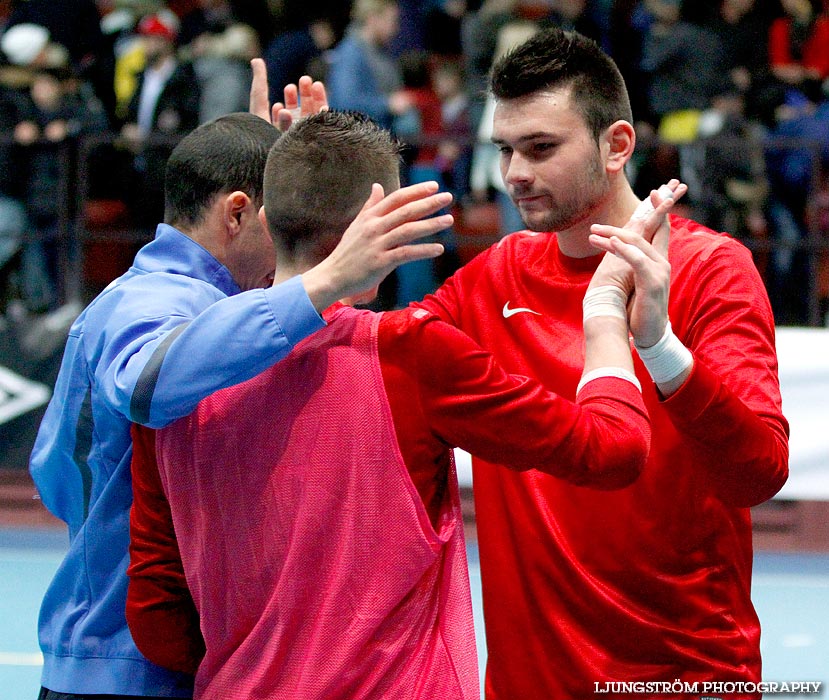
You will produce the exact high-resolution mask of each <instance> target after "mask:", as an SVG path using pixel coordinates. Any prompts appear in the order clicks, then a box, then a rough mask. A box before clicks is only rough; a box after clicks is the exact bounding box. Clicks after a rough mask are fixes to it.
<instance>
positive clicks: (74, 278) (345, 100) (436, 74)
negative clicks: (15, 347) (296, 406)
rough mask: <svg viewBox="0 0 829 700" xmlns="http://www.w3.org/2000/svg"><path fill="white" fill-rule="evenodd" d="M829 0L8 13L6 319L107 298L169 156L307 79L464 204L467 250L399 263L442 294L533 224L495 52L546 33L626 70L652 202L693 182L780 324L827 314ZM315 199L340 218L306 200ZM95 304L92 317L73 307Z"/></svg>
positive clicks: (3, 181) (414, 288)
mask: <svg viewBox="0 0 829 700" xmlns="http://www.w3.org/2000/svg"><path fill="white" fill-rule="evenodd" d="M828 9H829V8H827V3H826V2H824V0H720V1H716V0H712V1H711V2H694V1H692V0H685V1H684V2H683V1H682V0H617V1H615V2H614V1H613V0H592V1H588V0H483V1H481V0H354V1H353V2H348V1H344V0H316V1H315V2H307V1H305V2H302V1H300V0H244V1H235V0H170V1H169V2H166V3H164V2H155V1H149V0H147V1H142V0H97V1H96V0H60V1H56V0H11V1H9V0H0V49H2V51H0V119H2V130H0V313H1V314H2V319H6V322H8V323H19V322H20V320H21V319H25V318H32V317H36V316H38V315H44V314H50V313H51V314H54V313H55V312H56V311H57V310H60V309H61V308H63V307H66V306H67V305H68V304H74V305H77V304H78V303H81V302H83V301H86V300H87V299H88V298H89V297H90V295H92V294H94V293H96V292H97V291H98V290H100V289H101V288H102V287H103V286H105V285H106V284H107V283H108V282H109V281H110V280H111V279H113V278H114V277H116V276H117V275H118V274H120V273H121V272H123V271H124V270H125V269H126V267H127V266H128V265H129V263H130V261H131V259H132V256H133V254H134V252H135V250H136V249H137V248H138V247H139V246H140V245H141V244H142V243H144V242H146V241H147V240H149V239H150V238H151V237H152V236H153V233H154V229H155V225H156V224H157V223H158V222H159V221H161V219H162V217H163V194H162V192H163V169H164V162H165V160H166V157H167V155H168V153H169V152H170V150H171V148H172V147H173V146H174V145H175V143H176V142H177V141H178V139H180V138H181V137H182V136H183V135H184V134H186V133H187V132H188V131H190V130H191V129H193V128H194V127H195V126H197V125H198V124H200V123H203V122H205V121H207V120H209V119H212V118H214V117H216V116H219V115H221V114H226V113H228V112H233V111H238V110H246V109H247V104H248V90H249V86H250V67H249V61H250V59H251V58H252V57H255V56H263V57H264V58H265V60H266V63H267V66H268V75H269V84H270V89H271V97H272V99H273V100H276V99H281V89H282V87H283V86H284V85H285V84H286V83H288V82H295V81H296V80H297V79H298V78H299V76H300V75H302V74H305V73H307V74H309V75H311V76H313V77H314V78H316V79H320V80H324V81H325V82H326V85H327V87H328V94H329V98H330V103H331V106H332V107H336V108H344V109H354V110H359V111H362V112H365V113H367V114H369V115H370V116H371V117H373V118H374V119H376V120H377V121H378V122H380V123H381V124H383V125H384V126H386V127H388V128H390V129H392V130H393V131H394V132H395V133H396V134H397V136H398V137H399V138H400V140H401V141H402V142H404V143H405V144H407V146H406V148H405V151H404V164H403V171H402V172H403V179H404V183H406V184H408V183H412V182H418V181H422V180H426V179H437V180H439V181H440V182H441V183H442V185H443V187H444V188H445V189H448V190H450V191H451V192H453V194H454V195H455V204H454V213H455V215H456V225H455V227H454V229H453V230H452V231H448V232H446V233H445V234H444V235H443V236H442V240H443V242H444V243H445V244H446V246H447V251H448V252H447V254H446V255H445V256H443V258H441V259H440V260H438V261H436V262H435V263H431V262H427V263H418V264H413V265H410V266H406V267H404V268H401V270H399V271H398V273H397V274H396V275H394V276H393V277H391V278H390V279H389V280H388V281H387V282H386V283H385V284H384V286H383V289H382V290H381V292H382V293H381V298H380V301H379V302H378V306H379V307H380V308H392V307H395V306H400V305H403V304H405V303H407V302H408V301H410V300H412V299H419V298H421V297H422V296H423V295H424V294H426V293H428V292H429V291H431V290H432V289H434V288H435V287H436V286H437V285H438V284H439V283H440V282H442V280H443V279H444V278H445V277H446V276H447V275H449V274H451V272H452V271H453V270H454V269H455V268H456V267H457V266H458V265H460V264H462V263H464V262H466V261H467V260H468V259H469V258H470V257H471V256H473V255H474V254H475V253H477V252H479V251H480V250H482V249H484V248H485V247H486V246H487V245H490V244H491V243H493V242H495V241H497V239H498V237H499V236H502V235H504V234H506V233H509V232H511V231H515V230H518V229H520V228H522V225H521V222H520V219H519V218H518V217H517V212H516V211H515V209H514V208H513V206H512V204H511V203H510V201H509V198H508V197H507V196H506V193H505V192H504V190H503V184H502V182H501V178H500V175H499V173H498V153H497V149H495V148H494V147H493V146H492V145H491V144H490V143H489V132H488V128H489V126H490V122H491V110H492V108H493V105H492V104H491V103H490V102H489V101H488V100H487V99H486V92H485V88H486V76H487V72H488V70H489V68H490V66H491V64H492V62H493V60H494V59H495V58H497V57H498V56H499V55H500V54H502V53H503V52H504V51H507V50H509V48H510V47H511V46H514V45H515V44H516V43H519V42H521V41H522V40H524V39H525V38H527V37H528V36H530V35H531V34H532V32H534V31H536V30H537V29H538V28H539V27H542V26H546V25H549V24H555V25H559V26H562V27H565V28H568V29H576V30H578V31H580V32H582V33H583V34H586V35H588V36H590V37H592V38H593V39H595V40H596V41H597V42H599V43H600V44H601V45H602V47H603V48H604V49H605V50H606V51H607V52H608V53H609V54H610V55H611V56H613V57H614V58H615V60H616V62H617V63H618V65H619V67H620V69H621V71H622V73H623V75H624V76H625V79H626V81H627V84H628V88H629V90H630V94H631V99H632V102H633V110H634V115H635V117H636V125H635V126H636V130H637V135H638V142H637V150H636V154H635V157H634V159H633V161H632V163H631V165H630V167H631V179H632V182H633V183H634V186H635V190H636V192H637V194H639V195H640V196H645V195H646V193H647V192H648V191H649V190H650V189H651V188H652V187H654V186H657V185H658V184H660V183H661V182H663V181H664V180H666V179H668V178H670V177H673V176H678V177H681V178H682V179H683V180H684V181H685V182H687V183H688V184H689V187H690V192H689V195H688V197H687V198H686V201H685V202H684V204H683V207H684V212H685V213H687V215H689V216H692V217H693V218H695V219H697V220H699V221H700V222H702V223H704V224H706V225H708V226H710V227H711V228H714V229H718V230H724V231H727V232H729V233H731V234H732V235H734V236H735V237H737V238H739V239H740V240H742V241H743V242H745V243H746V245H748V246H749V247H750V248H751V250H752V251H753V254H754V258H755V262H756V264H757V267H758V269H759V270H760V272H761V274H762V275H763V279H764V280H765V282H766V285H767V288H768V290H769V296H770V298H771V300H772V305H773V307H774V310H775V315H776V318H777V321H778V323H779V324H787V325H826V323H827V311H829V11H827V10H828ZM309 206H324V203H323V202H319V203H314V202H309ZM73 308H75V307H73Z"/></svg>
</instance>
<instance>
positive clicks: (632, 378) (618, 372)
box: [576, 367, 642, 396]
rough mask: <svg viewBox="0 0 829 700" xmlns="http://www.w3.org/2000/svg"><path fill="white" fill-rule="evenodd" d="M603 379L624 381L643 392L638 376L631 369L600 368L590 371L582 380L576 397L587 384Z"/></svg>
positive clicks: (577, 388)
mask: <svg viewBox="0 0 829 700" xmlns="http://www.w3.org/2000/svg"><path fill="white" fill-rule="evenodd" d="M601 377H616V378H617V379H624V380H625V381H626V382H630V383H631V384H633V386H635V387H636V388H637V389H638V390H639V392H640V393H641V391H642V385H641V384H640V383H639V380H638V379H637V378H636V375H635V374H634V373H633V372H631V371H630V370H629V369H625V368H624V367H598V368H597V369H593V370H590V371H589V372H588V373H587V374H585V375H584V376H583V377H582V378H581V381H580V382H579V385H578V386H577V387H576V396H578V394H579V392H580V391H581V390H582V388H583V387H584V385H585V384H587V383H588V382H592V381H593V380H594V379H599V378H601Z"/></svg>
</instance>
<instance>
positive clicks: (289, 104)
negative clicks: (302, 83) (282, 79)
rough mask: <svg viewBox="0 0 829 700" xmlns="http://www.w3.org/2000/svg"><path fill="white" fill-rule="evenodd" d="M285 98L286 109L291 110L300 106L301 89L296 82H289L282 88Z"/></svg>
mask: <svg viewBox="0 0 829 700" xmlns="http://www.w3.org/2000/svg"><path fill="white" fill-rule="evenodd" d="M282 94H283V95H284V98H285V109H290V110H291V111H293V110H295V109H298V108H299V89H298V88H297V86H296V85H295V84H294V83H288V84H287V85H286V86H285V87H284V88H283V90H282Z"/></svg>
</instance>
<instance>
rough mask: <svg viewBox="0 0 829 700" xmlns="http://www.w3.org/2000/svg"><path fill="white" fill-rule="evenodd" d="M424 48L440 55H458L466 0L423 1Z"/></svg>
mask: <svg viewBox="0 0 829 700" xmlns="http://www.w3.org/2000/svg"><path fill="white" fill-rule="evenodd" d="M423 5H424V10H423V11H424V14H425V18H424V25H425V27H426V31H425V34H426V36H425V45H426V50H427V51H429V52H431V53H436V54H440V55H441V56H452V57H460V56H461V55H462V54H463V47H462V44H461V25H462V23H463V17H464V14H465V13H466V11H467V2H466V0H431V1H430V2H424V3H423Z"/></svg>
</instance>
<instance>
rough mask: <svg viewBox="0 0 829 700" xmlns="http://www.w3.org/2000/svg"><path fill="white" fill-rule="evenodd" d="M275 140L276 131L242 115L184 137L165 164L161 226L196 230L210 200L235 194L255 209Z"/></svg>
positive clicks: (205, 126) (209, 123)
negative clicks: (239, 192)
mask: <svg viewBox="0 0 829 700" xmlns="http://www.w3.org/2000/svg"><path fill="white" fill-rule="evenodd" d="M278 138H279V131H277V130H276V128H274V127H273V126H272V125H271V124H269V123H268V122H266V121H265V120H264V119H261V118H260V117H257V116H254V115H253V114H248V113H246V112H238V113H234V114H227V115H225V116H223V117H219V118H218V119H214V120H213V121H210V122H207V123H206V124H202V125H201V126H200V127H198V128H197V129H195V130H194V131H192V132H190V133H189V134H188V135H187V136H185V137H184V138H183V139H182V140H181V141H180V142H179V144H178V145H177V146H176V147H175V148H174V149H173V152H172V153H171V154H170V158H169V159H168V160H167V169H166V172H165V175H164V221H166V222H167V223H168V224H171V225H173V226H193V225H196V224H198V223H199V222H200V221H201V219H202V217H203V216H204V214H205V212H206V211H207V208H208V207H209V206H210V203H211V201H212V200H213V198H214V197H215V196H216V195H218V194H223V193H230V192H234V191H236V190H239V191H241V192H244V193H245V194H247V195H249V196H250V198H251V199H253V200H254V202H256V203H257V204H258V203H260V202H261V199H262V187H263V183H262V179H263V176H264V173H265V163H266V161H267V158H268V152H269V151H270V148H271V146H272V145H273V144H274V142H275V141H276V140H277V139H278Z"/></svg>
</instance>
